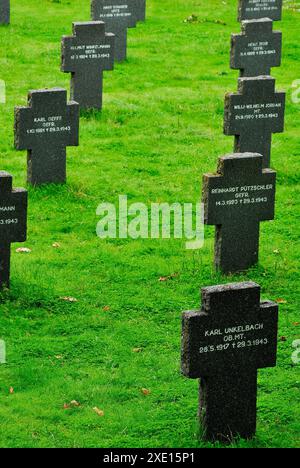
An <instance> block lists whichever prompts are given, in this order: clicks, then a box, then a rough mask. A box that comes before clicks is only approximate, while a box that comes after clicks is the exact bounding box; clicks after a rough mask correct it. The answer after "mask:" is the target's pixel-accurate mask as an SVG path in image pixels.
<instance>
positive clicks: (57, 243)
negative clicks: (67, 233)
mask: <svg viewBox="0 0 300 468" xmlns="http://www.w3.org/2000/svg"><path fill="white" fill-rule="evenodd" d="M52 247H53V248H54V249H59V248H60V244H59V242H54V243H53V244H52Z"/></svg>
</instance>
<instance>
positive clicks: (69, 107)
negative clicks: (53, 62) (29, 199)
mask: <svg viewBox="0 0 300 468" xmlns="http://www.w3.org/2000/svg"><path fill="white" fill-rule="evenodd" d="M78 135H79V104H78V103H76V102H69V103H67V91H66V90H65V89H61V88H54V89H42V90H37V91H31V92H30V93H29V94H28V107H16V108H15V147H16V148H17V149H18V150H27V151H28V153H27V154H28V156H27V181H28V183H30V184H32V185H40V184H46V183H56V184H59V183H65V182H66V147H67V146H78Z"/></svg>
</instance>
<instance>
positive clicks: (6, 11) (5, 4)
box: [0, 0, 10, 24]
mask: <svg viewBox="0 0 300 468" xmlns="http://www.w3.org/2000/svg"><path fill="white" fill-rule="evenodd" d="M9 23H10V0H0V24H9Z"/></svg>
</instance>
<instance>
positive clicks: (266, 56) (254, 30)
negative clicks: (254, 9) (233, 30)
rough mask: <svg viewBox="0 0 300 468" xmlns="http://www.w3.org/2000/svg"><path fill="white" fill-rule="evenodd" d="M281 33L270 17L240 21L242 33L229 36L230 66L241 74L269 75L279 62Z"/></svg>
mask: <svg viewBox="0 0 300 468" xmlns="http://www.w3.org/2000/svg"><path fill="white" fill-rule="evenodd" d="M281 50H282V33H281V32H280V31H274V32H273V21H272V20H270V19H267V18H265V19H261V20H257V21H256V20H252V21H243V22H242V34H232V36H231V57H230V66H231V68H233V69H237V70H238V69H239V70H240V71H241V76H260V75H270V72H271V68H272V67H279V66H280V64H281Z"/></svg>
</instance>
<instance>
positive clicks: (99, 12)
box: [91, 0, 137, 62]
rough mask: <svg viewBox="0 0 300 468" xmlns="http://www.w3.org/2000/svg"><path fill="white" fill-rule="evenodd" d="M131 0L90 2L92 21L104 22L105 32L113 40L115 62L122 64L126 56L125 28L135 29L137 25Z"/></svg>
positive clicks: (95, 0) (98, 0)
mask: <svg viewBox="0 0 300 468" xmlns="http://www.w3.org/2000/svg"><path fill="white" fill-rule="evenodd" d="M134 10H135V9H134V3H133V1H132V0H91V15H92V20H93V21H104V23H105V25H106V27H105V29H106V31H107V32H108V33H113V34H115V36H116V39H115V60H116V61H117V62H122V61H124V60H125V59H126V55H127V28H135V26H136V23H137V17H136V13H135V11H134Z"/></svg>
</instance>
